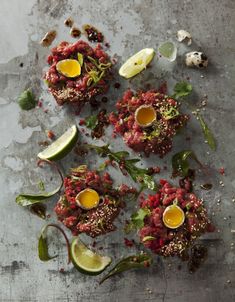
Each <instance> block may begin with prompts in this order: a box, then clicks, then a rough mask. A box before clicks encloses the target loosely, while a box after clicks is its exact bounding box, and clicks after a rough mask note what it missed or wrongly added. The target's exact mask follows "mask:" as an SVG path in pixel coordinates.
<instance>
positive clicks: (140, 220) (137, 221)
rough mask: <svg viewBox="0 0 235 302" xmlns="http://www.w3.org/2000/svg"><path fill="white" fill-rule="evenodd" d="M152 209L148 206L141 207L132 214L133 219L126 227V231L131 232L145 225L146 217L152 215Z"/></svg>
mask: <svg viewBox="0 0 235 302" xmlns="http://www.w3.org/2000/svg"><path fill="white" fill-rule="evenodd" d="M150 213H151V212H150V210H149V209H147V208H140V209H139V210H138V211H137V212H135V213H133V214H132V215H131V220H130V222H129V223H127V224H126V225H125V227H124V231H125V233H127V234H128V233H130V232H131V231H134V230H139V229H141V228H142V227H143V226H144V219H145V217H147V216H148V215H150Z"/></svg>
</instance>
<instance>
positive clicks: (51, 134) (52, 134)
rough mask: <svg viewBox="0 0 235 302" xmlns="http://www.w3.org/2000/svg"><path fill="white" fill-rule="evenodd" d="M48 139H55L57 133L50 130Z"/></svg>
mask: <svg viewBox="0 0 235 302" xmlns="http://www.w3.org/2000/svg"><path fill="white" fill-rule="evenodd" d="M47 137H48V138H49V139H53V138H54V137H55V133H54V132H53V131H51V130H48V131H47Z"/></svg>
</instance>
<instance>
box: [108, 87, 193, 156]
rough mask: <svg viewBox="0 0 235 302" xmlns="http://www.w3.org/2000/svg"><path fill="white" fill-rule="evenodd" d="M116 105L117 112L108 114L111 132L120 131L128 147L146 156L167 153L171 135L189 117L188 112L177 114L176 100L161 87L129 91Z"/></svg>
mask: <svg viewBox="0 0 235 302" xmlns="http://www.w3.org/2000/svg"><path fill="white" fill-rule="evenodd" d="M116 107H117V109H118V112H117V113H115V112H113V113H111V114H110V117H109V119H110V122H111V123H112V124H113V125H114V134H121V135H122V136H123V139H124V141H125V142H126V144H127V145H128V146H129V147H130V148H132V149H133V150H134V151H136V152H144V153H145V154H146V155H147V156H149V155H150V154H151V153H154V154H158V155H159V156H160V157H163V156H164V155H165V154H167V153H168V152H169V151H170V150H171V148H172V139H173V137H174V136H175V135H176V133H177V131H178V130H180V129H181V128H182V127H183V126H184V125H185V124H186V122H187V120H188V119H189V117H188V115H185V114H180V112H179V104H178V102H177V101H176V100H174V99H173V98H171V97H168V96H167V95H166V94H165V93H163V92H162V90H159V91H155V90H150V91H147V92H138V93H137V94H134V93H133V92H132V91H131V90H128V91H126V92H125V94H124V95H123V98H122V99H120V100H118V102H117V104H116ZM154 111H155V113H154ZM140 114H141V115H140ZM144 123H145V124H144Z"/></svg>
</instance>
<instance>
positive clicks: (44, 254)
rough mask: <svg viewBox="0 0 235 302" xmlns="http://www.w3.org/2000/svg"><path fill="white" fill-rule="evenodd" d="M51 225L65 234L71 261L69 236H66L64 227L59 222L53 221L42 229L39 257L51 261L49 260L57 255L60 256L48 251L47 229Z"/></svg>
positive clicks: (39, 241)
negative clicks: (51, 254) (52, 254)
mask: <svg viewBox="0 0 235 302" xmlns="http://www.w3.org/2000/svg"><path fill="white" fill-rule="evenodd" d="M49 227H54V228H56V229H57V230H59V231H60V232H61V233H62V235H63V236H64V238H65V240H66V245H67V250H68V263H69V262H70V243H69V240H68V237H67V236H66V234H65V232H64V231H63V229H62V228H61V227H60V226H58V225H57V224H54V223H51V224H48V225H46V226H44V227H43V228H42V230H41V233H40V236H39V240H38V257H39V259H40V260H41V261H49V260H51V259H54V258H55V257H57V256H58V255H55V256H50V255H49V252H48V240H47V229H48V228H49Z"/></svg>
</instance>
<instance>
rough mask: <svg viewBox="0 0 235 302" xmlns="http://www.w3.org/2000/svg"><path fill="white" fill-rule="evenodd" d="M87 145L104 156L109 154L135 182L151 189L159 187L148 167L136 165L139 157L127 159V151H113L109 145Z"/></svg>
mask: <svg viewBox="0 0 235 302" xmlns="http://www.w3.org/2000/svg"><path fill="white" fill-rule="evenodd" d="M87 146H88V148H90V149H93V150H95V151H96V152H97V153H98V154H99V155H101V156H102V157H106V156H107V157H109V159H110V160H113V161H115V162H117V163H118V165H119V167H120V169H121V171H123V170H124V171H126V172H127V173H128V174H129V175H130V177H131V178H132V179H133V180H134V181H135V182H138V183H140V184H141V186H142V188H148V189H150V190H156V189H157V185H156V183H155V181H154V180H153V177H152V176H150V175H149V174H148V169H143V168H138V167H136V165H135V164H136V163H138V162H139V161H140V160H139V159H137V158H133V159H127V157H128V156H129V153H128V152H127V151H118V152H112V151H111V150H110V148H109V145H104V146H100V147H99V146H96V145H89V144H88V145H87Z"/></svg>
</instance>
